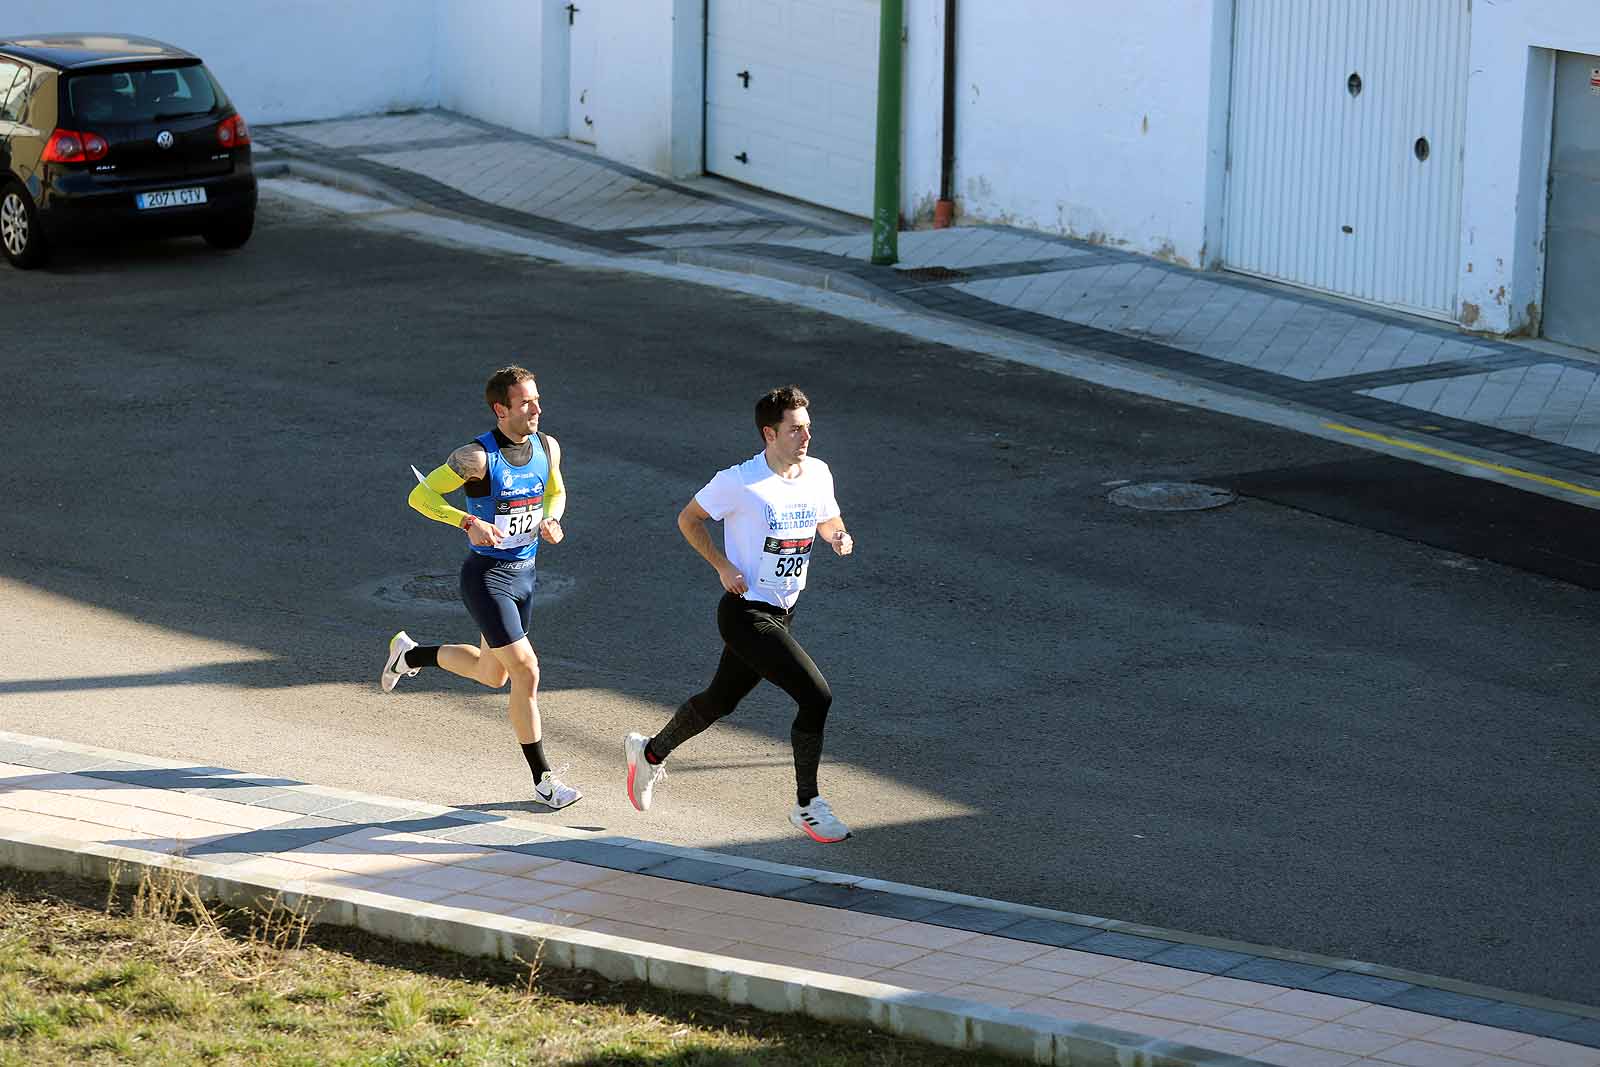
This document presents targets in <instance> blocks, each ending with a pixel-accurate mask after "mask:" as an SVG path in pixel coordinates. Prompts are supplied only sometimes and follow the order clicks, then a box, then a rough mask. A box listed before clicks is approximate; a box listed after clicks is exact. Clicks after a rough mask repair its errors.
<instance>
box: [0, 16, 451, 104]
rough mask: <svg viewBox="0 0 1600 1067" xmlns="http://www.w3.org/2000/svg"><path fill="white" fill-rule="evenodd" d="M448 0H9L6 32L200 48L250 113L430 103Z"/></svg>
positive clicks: (2, 30)
mask: <svg viewBox="0 0 1600 1067" xmlns="http://www.w3.org/2000/svg"><path fill="white" fill-rule="evenodd" d="M440 2H441V0H383V15H382V17H381V18H378V17H374V14H373V8H372V6H371V5H370V4H365V3H359V2H353V0H345V2H338V0H275V2H273V3H271V4H267V3H253V2H239V0H229V2H227V3H216V2H206V0H140V2H139V3H137V4H130V3H128V2H127V0H5V3H4V4H3V5H0V35H3V36H14V35H21V34H28V33H60V32H79V31H93V32H97V33H129V34H136V35H139V36H143V37H154V38H156V39H158V40H163V41H167V42H170V43H171V44H175V45H178V46H179V47H181V48H186V49H188V50H189V51H191V52H194V53H196V54H197V55H199V56H200V57H201V58H203V59H204V60H205V61H206V65H207V66H208V67H210V68H211V70H212V72H213V73H214V74H216V76H217V79H218V80H219V81H221V82H222V85H223V88H225V89H226V90H227V91H228V95H229V96H230V97H232V99H233V102H234V104H235V106H237V107H238V108H239V111H240V112H241V113H242V114H243V115H244V116H245V118H246V119H248V120H249V121H251V122H255V123H269V122H294V121H299V120H307V119H325V118H334V117H337V116H341V115H363V114H370V113H373V112H381V111H403V110H407V109H410V108H419V107H432V106H433V105H434V104H436V103H437V102H438V99H439V85H438V77H437V73H436V71H437V62H436V57H435V17H436V14H435V13H436V8H437V5H438V3H440Z"/></svg>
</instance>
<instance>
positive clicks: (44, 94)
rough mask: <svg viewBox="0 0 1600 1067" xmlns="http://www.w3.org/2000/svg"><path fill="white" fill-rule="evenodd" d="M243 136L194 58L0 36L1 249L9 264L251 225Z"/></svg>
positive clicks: (118, 43) (143, 46)
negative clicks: (119, 238)
mask: <svg viewBox="0 0 1600 1067" xmlns="http://www.w3.org/2000/svg"><path fill="white" fill-rule="evenodd" d="M255 215H256V179H255V173H254V171H253V170H252V169H251V162H250V130H249V127H247V126H246V125H245V121H244V119H243V118H242V117H241V116H240V115H239V113H238V112H237V111H235V110H234V108H233V105H232V104H231V103H229V101H228V97H227V94H226V93H224V92H223V91H222V86H221V85H219V84H218V83H217V79H216V78H214V77H213V76H212V74H211V72H210V71H209V70H207V69H206V67H205V64H204V63H202V62H201V61H200V58H199V57H198V56H194V55H191V54H190V53H188V52H185V51H184V50H183V49H181V48H174V47H173V46H172V45H169V44H163V43H161V42H160V41H152V40H148V39H146V38H142V37H127V36H117V35H103V34H51V35H46V36H37V37H28V38H16V39H0V250H3V251H4V252H5V255H6V258H7V259H9V260H10V261H11V262H12V263H13V264H15V265H16V266H18V267H24V268H26V267H35V266H38V265H39V264H41V263H43V262H44V261H45V259H46V258H47V257H48V255H49V253H50V248H51V245H53V244H55V243H58V242H65V241H69V240H75V239H79V238H92V237H100V236H113V235H129V236H161V237H175V236H180V235H185V234H199V235H200V236H202V237H204V238H205V239H206V241H207V242H209V243H210V244H212V245H214V246H216V247H218V248H238V247H239V246H241V245H243V244H244V243H245V242H246V241H248V240H249V239H250V232H251V230H252V229H253V228H254V226H255Z"/></svg>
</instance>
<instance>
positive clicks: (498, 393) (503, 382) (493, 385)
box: [483, 363, 534, 411]
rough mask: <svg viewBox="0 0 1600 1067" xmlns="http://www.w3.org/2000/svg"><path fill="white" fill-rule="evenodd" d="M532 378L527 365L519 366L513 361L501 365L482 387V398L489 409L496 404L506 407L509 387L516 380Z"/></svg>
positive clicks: (508, 401) (525, 380)
mask: <svg viewBox="0 0 1600 1067" xmlns="http://www.w3.org/2000/svg"><path fill="white" fill-rule="evenodd" d="M533 380H534V377H533V371H531V370H529V369H528V368H527V367H519V366H517V365H516V364H515V363H513V364H511V365H510V366H509V367H501V368H500V369H499V370H497V371H495V372H494V373H493V374H491V375H489V384H488V385H485V386H484V387H483V398H484V399H485V400H487V401H488V402H489V408H490V410H491V411H492V410H493V409H494V406H495V405H496V404H499V405H500V406H501V407H503V408H508V407H510V406H511V387H512V386H513V385H516V384H517V383H518V382H531V381H533Z"/></svg>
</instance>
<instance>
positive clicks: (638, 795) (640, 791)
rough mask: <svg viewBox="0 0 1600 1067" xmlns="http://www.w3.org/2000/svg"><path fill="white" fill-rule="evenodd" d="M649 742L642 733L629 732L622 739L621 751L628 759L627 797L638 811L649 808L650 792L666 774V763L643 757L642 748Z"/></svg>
mask: <svg viewBox="0 0 1600 1067" xmlns="http://www.w3.org/2000/svg"><path fill="white" fill-rule="evenodd" d="M649 743H650V739H649V738H648V737H646V736H645V735H644V734H629V735H628V736H627V737H625V738H623V739H622V752H623V755H625V756H626V757H627V759H628V799H629V800H630V801H632V802H633V806H634V807H635V808H637V809H638V810H640V811H649V810H650V794H651V793H652V792H653V791H654V789H655V787H656V783H657V782H659V781H661V780H662V779H663V778H665V777H666V776H667V765H666V763H664V762H663V763H651V762H650V761H649V760H648V759H645V755H644V748H645V746H646V745H648V744H649Z"/></svg>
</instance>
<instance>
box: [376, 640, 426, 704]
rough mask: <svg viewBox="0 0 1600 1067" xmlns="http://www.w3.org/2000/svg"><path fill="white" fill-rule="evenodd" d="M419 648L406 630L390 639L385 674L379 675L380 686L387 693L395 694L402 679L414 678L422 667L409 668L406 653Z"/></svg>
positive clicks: (384, 663) (384, 662) (385, 661)
mask: <svg viewBox="0 0 1600 1067" xmlns="http://www.w3.org/2000/svg"><path fill="white" fill-rule="evenodd" d="M416 647H417V643H416V642H415V641H413V640H411V636H410V635H409V634H407V633H406V632H405V631H404V630H401V631H400V632H399V633H397V634H395V635H394V636H393V637H391V638H389V658H388V659H386V660H384V661H383V673H382V674H380V675H378V684H379V685H381V686H383V691H384V692H385V693H392V692H394V687H395V685H396V684H398V683H399V681H400V679H401V678H402V677H405V678H414V677H416V674H417V672H418V671H420V670H421V669H422V668H421V667H407V666H406V653H407V652H410V651H411V650H412V649H413V648H416Z"/></svg>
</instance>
